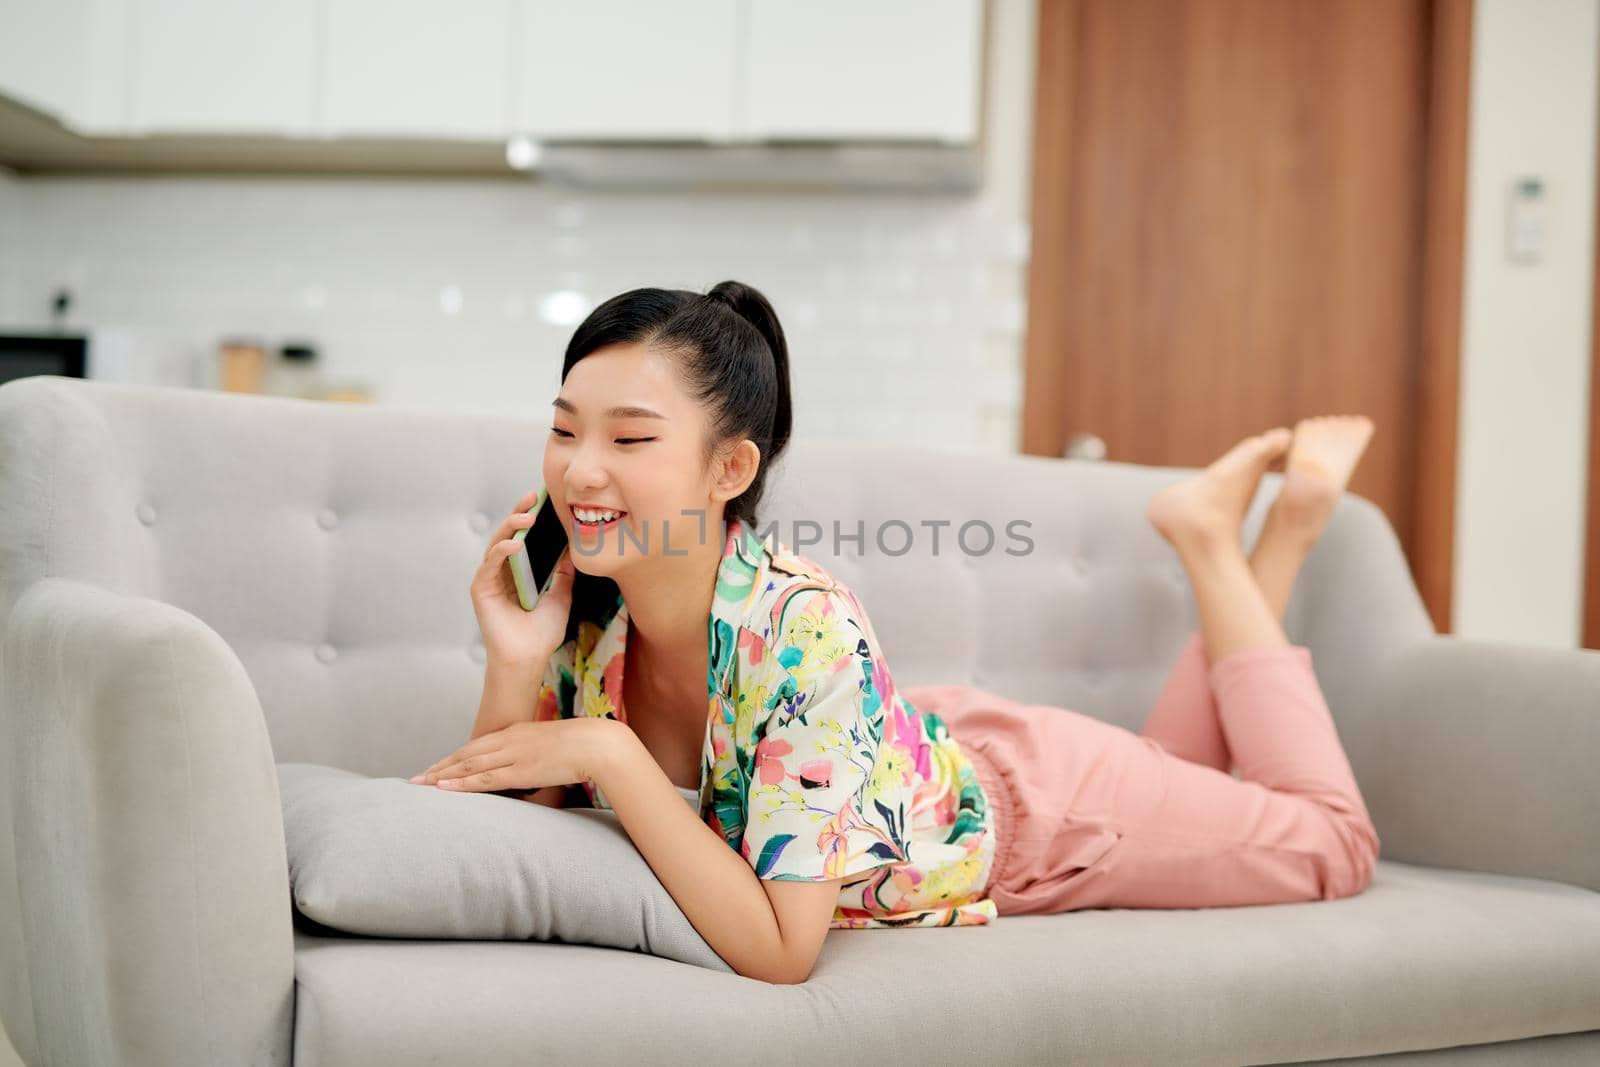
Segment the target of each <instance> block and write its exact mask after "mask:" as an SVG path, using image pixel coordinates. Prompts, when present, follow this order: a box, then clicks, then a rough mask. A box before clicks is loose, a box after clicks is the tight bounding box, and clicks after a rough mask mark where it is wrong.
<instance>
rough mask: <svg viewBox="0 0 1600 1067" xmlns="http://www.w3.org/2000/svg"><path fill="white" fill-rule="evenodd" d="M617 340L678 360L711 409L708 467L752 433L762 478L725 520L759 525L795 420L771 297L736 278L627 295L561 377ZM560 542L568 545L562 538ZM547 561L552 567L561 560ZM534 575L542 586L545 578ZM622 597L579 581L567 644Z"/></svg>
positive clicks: (611, 585)
mask: <svg viewBox="0 0 1600 1067" xmlns="http://www.w3.org/2000/svg"><path fill="white" fill-rule="evenodd" d="M615 344H645V345H649V346H651V347H652V348H655V349H657V350H659V351H661V352H663V353H665V354H666V355H667V356H668V357H669V358H670V359H671V360H672V361H673V362H674V363H675V364H676V366H677V368H678V370H679V373H680V374H681V375H682V378H683V381H684V383H685V384H686V385H687V387H688V391H689V393H690V394H691V395H692V396H694V397H695V398H696V399H698V400H699V401H700V402H701V403H702V404H704V405H705V407H706V409H707V411H708V412H709V416H710V417H709V419H708V423H709V429H708V431H707V433H706V437H705V440H704V441H703V442H702V445H701V458H702V462H705V463H710V462H711V459H712V457H713V456H714V455H715V454H716V451H717V449H719V448H720V447H722V446H724V445H726V444H727V443H728V442H730V441H738V440H741V439H743V438H746V437H748V438H750V440H752V441H754V442H755V443H756V447H758V448H759V449H760V450H761V465H760V467H759V468H758V469H757V471H756V476H755V478H754V479H752V480H751V482H750V484H749V485H748V486H746V487H745V490H744V492H742V493H740V494H739V495H738V496H736V497H734V498H733V499H732V500H729V501H728V502H727V504H726V505H725V506H724V511H723V518H724V519H725V520H731V519H733V518H738V519H740V520H741V521H743V522H744V523H746V524H747V525H749V526H751V527H754V526H756V525H757V508H758V507H759V505H760V503H761V497H762V495H763V493H765V491H766V484H767V472H768V471H769V470H770V469H771V468H772V465H773V463H775V462H776V461H777V459H778V457H779V456H781V455H783V450H784V449H785V448H786V447H787V446H788V444H789V432H790V427H791V423H792V417H791V413H790V401H789V349H788V345H787V343H786V342H785V340H784V336H783V327H782V326H780V325H779V324H778V315H777V313H776V312H775V311H773V310H772V305H771V304H770V303H769V302H768V301H767V298H766V297H765V296H763V295H761V293H760V292H759V291H757V290H756V289H753V288H751V287H750V286H748V285H744V284H742V283H740V282H735V281H724V282H718V283H717V284H716V285H714V286H712V287H711V290H710V291H709V292H707V293H703V294H702V293H696V292H693V291H691V290H688V289H657V288H644V289H630V290H628V291H627V292H625V293H620V294H618V295H617V296H614V297H612V298H611V299H609V300H607V301H606V302H605V303H603V304H601V305H600V306H599V307H597V308H595V309H594V310H593V311H591V312H590V313H589V316H588V317H587V318H586V319H584V320H583V322H582V323H581V324H580V325H579V326H578V328H577V329H576V330H575V331H573V334H572V340H571V341H569V342H567V351H566V355H565V357H564V358H563V359H562V363H561V380H562V381H563V382H565V381H566V380H567V375H568V374H569V373H571V371H572V368H573V367H574V366H575V365H576V364H577V362H578V361H579V360H580V359H583V358H584V357H585V356H587V355H590V354H591V353H593V352H597V351H599V350H600V349H602V348H606V347H608V346H610V345H615ZM707 518H708V526H707V529H708V530H712V529H713V527H712V526H711V525H710V519H709V516H708V517H707ZM529 536H530V537H532V536H533V534H532V532H530V534H529ZM561 543H562V544H565V543H566V535H565V533H562V534H561ZM551 547H554V546H551ZM555 551H556V552H559V549H558V548H557V549H555ZM549 558H551V560H552V563H553V559H554V554H553V553H551V554H550V555H549ZM535 570H536V572H538V571H539V570H540V568H538V567H537V566H536V567H535ZM545 573H548V572H547V571H546V572H545ZM537 577H538V580H539V581H540V582H541V583H542V581H543V574H538V575H537ZM618 596H619V590H618V588H617V584H616V582H615V580H613V579H611V578H603V577H597V576H593V575H587V574H583V573H581V572H580V573H579V574H578V575H577V578H576V581H575V582H574V585H573V610H572V612H571V616H570V620H569V626H568V632H567V636H568V638H569V639H570V638H571V637H573V636H574V635H575V634H576V626H577V622H578V620H579V619H583V618H594V617H597V615H596V613H595V609H596V608H600V609H609V608H610V607H612V606H614V605H615V604H616V603H617V599H618Z"/></svg>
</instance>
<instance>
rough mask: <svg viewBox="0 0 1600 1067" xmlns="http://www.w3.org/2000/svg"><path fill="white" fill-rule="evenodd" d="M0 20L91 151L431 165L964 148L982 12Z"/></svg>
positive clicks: (396, 10)
mask: <svg viewBox="0 0 1600 1067" xmlns="http://www.w3.org/2000/svg"><path fill="white" fill-rule="evenodd" d="M0 25H3V26H4V27H5V30H6V31H8V32H3V33H0V94H5V95H7V96H10V97H14V98H16V99H18V100H21V101H23V102H24V103H27V104H29V105H30V106H32V107H35V108H37V109H39V110H43V111H45V112H47V113H49V114H51V115H54V116H55V117H57V118H58V119H60V121H61V122H62V123H63V124H64V125H66V126H67V127H68V128H69V129H71V130H73V131H74V132H77V133H80V134H84V135H87V136H88V137H89V138H91V141H92V139H93V138H94V137H95V136H96V135H112V136H114V137H119V138H123V137H133V138H135V139H137V138H138V137H139V136H140V135H143V134H157V135H166V136H168V137H172V136H177V137H180V138H182V137H185V136H186V135H200V136H199V137H197V138H196V139H195V140H193V141H189V142H188V145H187V147H189V148H194V149H195V150H194V151H191V152H189V153H188V154H187V155H186V156H185V158H186V159H188V160H189V161H191V162H193V161H199V160H203V159H205V158H209V157H206V156H205V153H206V152H212V153H213V154H214V155H217V158H219V159H223V158H224V157H226V158H227V160H229V161H232V160H234V159H235V157H230V156H227V153H228V152H229V151H231V149H230V148H229V144H230V142H229V141H224V140H218V141H216V142H214V143H213V142H208V141H207V140H206V136H205V135H220V136H222V137H226V138H230V139H232V140H233V142H237V143H238V144H241V145H244V146H245V149H247V150H241V152H240V153H239V155H238V157H237V158H241V159H245V160H250V161H254V162H255V163H259V164H261V165H264V167H265V169H271V166H272V160H273V158H274V156H273V152H274V151H277V149H274V148H272V147H271V146H270V143H269V142H270V141H271V140H277V139H289V140H292V141H301V142H303V141H312V140H329V141H337V140H341V139H348V140H351V141H356V140H358V139H363V138H383V139H386V140H400V141H410V142H415V143H414V144H413V145H412V146H410V147H407V148H404V149H402V150H400V151H399V152H398V153H397V154H391V155H390V156H389V157H388V158H389V159H390V160H391V162H392V161H396V160H398V161H400V165H401V166H404V165H405V163H404V161H405V160H407V159H413V160H415V161H416V162H417V165H419V166H423V167H426V166H427V162H428V161H429V160H437V159H440V158H444V157H445V156H447V155H448V154H449V153H450V152H457V154H458V155H459V154H460V153H461V152H464V151H467V150H469V149H472V148H473V146H477V148H478V149H480V150H481V149H484V148H492V147H493V146H496V144H497V142H502V141H503V140H504V139H505V138H507V137H508V136H510V135H512V134H515V133H522V134H526V135H528V136H530V137H532V138H534V139H536V140H546V141H551V142H563V141H577V142H583V141H592V142H609V143H611V144H616V145H624V146H627V147H628V148H629V149H630V150H631V149H633V148H636V147H639V148H644V147H649V146H650V145H651V144H652V143H654V142H691V143H710V144H712V145H719V146H720V145H725V144H731V145H738V144H748V143H751V142H762V141H789V142H795V141H801V142H804V141H814V142H822V143H824V144H826V143H829V142H835V143H839V142H851V141H875V142H904V143H906V144H907V145H908V146H915V147H917V148H921V147H922V146H932V148H933V149H934V150H936V151H942V150H944V149H945V148H947V147H954V148H971V147H973V146H975V145H976V142H977V135H978V110H979V102H980V96H981V88H980V81H981V65H982V64H981V57H982V52H983V32H984V0H804V2H802V0H466V2H464V3H460V4H455V5H447V4H445V3H442V2H440V0H273V2H267V0H0ZM252 138H254V139H256V141H255V143H251V139H252ZM430 142H431V143H434V144H436V145H438V146H439V147H438V148H436V149H434V151H433V154H432V155H431V156H430V154H429V148H428V143H430ZM449 142H463V144H460V145H448V144H447V143H449ZM264 146H265V147H264ZM263 149H264V150H263ZM351 150H359V147H358V146H354V145H352V146H349V149H348V150H347V151H346V152H345V156H344V158H345V159H349V158H350V151H351ZM93 151H94V146H93V144H92V143H91V144H90V145H89V146H87V147H86V148H85V149H84V150H83V154H84V155H86V156H89V155H92V153H93ZM117 151H118V152H122V153H124V157H123V158H128V155H127V154H128V153H130V152H132V153H137V151H138V149H128V148H127V147H126V146H120V147H118V148H117ZM162 151H163V150H162V149H161V148H160V147H158V146H152V147H151V149H150V150H149V153H148V155H149V158H151V159H156V158H159V157H160V154H161V152H162ZM281 151H282V152H283V154H284V158H285V159H286V160H291V159H292V160H299V161H302V162H303V161H304V160H305V159H306V158H308V157H307V156H306V155H305V146H304V145H301V146H299V147H298V148H297V147H296V146H295V145H285V146H283V148H282V150H281ZM297 152H298V155H296V153H297ZM406 152H410V153H412V155H410V156H407V155H406V154H405V153H406ZM482 158H483V159H484V160H485V161H492V160H497V159H499V158H501V154H500V153H499V152H495V154H493V155H491V154H487V153H485V154H484V155H483V156H482ZM291 165H292V164H291ZM491 165H493V164H491Z"/></svg>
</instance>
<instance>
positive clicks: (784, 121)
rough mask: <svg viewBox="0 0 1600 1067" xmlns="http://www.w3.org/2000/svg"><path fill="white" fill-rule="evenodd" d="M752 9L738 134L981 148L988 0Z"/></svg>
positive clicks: (760, 4)
mask: <svg viewBox="0 0 1600 1067" xmlns="http://www.w3.org/2000/svg"><path fill="white" fill-rule="evenodd" d="M746 2H747V4H748V8H749V11H748V14H749V21H748V27H749V28H748V33H747V37H746V40H745V43H744V48H743V52H744V68H745V69H746V71H748V77H747V81H746V84H745V87H744V93H743V95H742V97H741V99H740V101H739V103H740V104H741V106H742V108H743V117H742V120H741V121H740V123H739V127H740V129H739V132H740V133H741V135H743V136H746V137H750V138H754V139H773V138H790V139H821V140H844V141H848V140H857V139H884V140H922V139H925V140H934V141H954V142H968V141H972V140H974V139H976V137H977V130H978V99H979V71H980V68H981V58H982V51H983V3H982V0H872V2H870V3H863V2H862V0H806V2H805V3H796V2H794V0H746Z"/></svg>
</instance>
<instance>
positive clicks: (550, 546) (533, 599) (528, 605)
mask: <svg viewBox="0 0 1600 1067" xmlns="http://www.w3.org/2000/svg"><path fill="white" fill-rule="evenodd" d="M528 513H529V514H531V515H533V516H534V520H533V525H532V526H528V527H525V528H523V529H521V530H518V531H517V532H516V533H514V534H512V535H511V537H512V540H515V541H521V542H522V548H521V550H520V551H517V552H513V553H511V555H509V556H507V557H506V565H507V566H509V567H510V568H511V577H512V578H513V579H514V580H515V581H516V583H517V600H518V601H519V602H521V604H522V610H523V611H532V610H533V606H534V605H535V604H537V603H538V602H539V597H541V596H543V595H544V594H545V592H546V591H548V590H549V588H550V583H551V581H552V580H553V579H554V578H555V576H556V561H557V560H559V559H560V558H561V550H562V549H564V548H566V547H567V532H566V530H565V529H563V528H562V526H561V520H560V519H559V518H557V517H556V510H555V506H554V505H553V504H551V503H550V492H549V490H548V489H547V488H544V487H541V488H540V489H539V497H538V499H537V500H535V501H534V503H533V507H531V508H529V509H528ZM536 589H537V590H538V592H537V593H536V592H534V590H536Z"/></svg>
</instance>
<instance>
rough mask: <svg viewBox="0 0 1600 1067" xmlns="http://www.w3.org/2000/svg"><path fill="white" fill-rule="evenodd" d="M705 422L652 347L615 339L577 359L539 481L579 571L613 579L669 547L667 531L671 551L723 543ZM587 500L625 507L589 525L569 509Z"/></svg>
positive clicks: (557, 408) (559, 401) (554, 413)
mask: <svg viewBox="0 0 1600 1067" xmlns="http://www.w3.org/2000/svg"><path fill="white" fill-rule="evenodd" d="M613 409H625V410H613ZM650 413H654V414H650ZM706 427H707V415H706V412H705V409H704V408H703V407H702V406H701V405H700V403H699V402H697V401H696V400H695V399H694V398H693V397H691V396H689V395H688V394H687V393H686V392H684V390H683V387H682V384H681V383H680V381H679V378H678V374H677V371H676V370H674V369H673V366H672V364H671V363H669V362H668V361H667V359H666V358H665V357H663V356H661V355H660V354H659V353H657V352H656V351H654V350H653V349H650V348H648V347H646V346H644V345H640V344H625V345H611V346H608V347H606V348H603V349H600V350H598V351H595V352H592V353H590V354H589V355H587V356H585V357H584V358H583V359H581V360H579V361H578V362H577V363H575V364H574V365H573V367H572V369H571V370H570V371H569V372H568V373H567V380H566V381H565V382H563V383H562V385H561V391H560V393H559V395H558V396H557V398H556V402H555V405H554V407H553V408H552V410H551V430H550V436H549V439H548V440H547V441H546V443H545V448H544V484H545V485H546V486H547V487H548V488H549V490H550V499H551V501H552V505H553V506H554V508H555V510H556V514H557V516H559V517H560V519H561V525H562V526H563V527H564V528H565V529H566V530H567V533H568V536H569V538H571V540H572V546H573V551H572V561H573V563H574V565H575V566H576V567H577V569H578V570H580V571H582V572H583V573H585V574H593V575H604V576H606V577H612V578H614V577H616V575H617V574H618V573H619V572H620V571H622V570H623V569H625V568H631V567H634V566H637V565H638V564H639V563H640V562H641V561H642V559H644V558H646V557H663V556H665V554H666V553H665V551H664V548H665V547H666V546H665V545H664V543H663V539H664V536H669V537H670V547H671V551H672V554H673V555H674V556H677V555H680V554H681V553H682V552H683V551H684V550H692V549H693V548H694V547H695V546H696V545H698V544H699V543H700V542H701V539H702V537H704V538H705V539H707V540H710V541H716V542H717V543H718V544H719V545H720V543H721V540H720V539H721V524H720V520H721V516H722V501H723V500H724V499H726V497H724V496H720V495H717V496H714V494H713V490H714V480H713V477H712V473H711V472H710V471H708V470H707V469H706V466H705V464H704V462H703V453H702V451H701V448H702V442H703V441H704V436H705V433H706ZM584 505H592V506H594V507H596V508H598V509H602V510H603V509H609V510H612V511H620V512H622V513H623V514H622V515H621V517H620V518H619V519H617V520H616V521H615V522H610V523H606V524H605V525H604V526H586V525H585V524H584V523H582V522H581V521H578V520H577V519H576V518H575V516H574V514H573V509H574V508H575V507H576V508H577V510H578V511H584V512H586V511H587V509H586V508H585V507H584ZM685 512H688V514H685ZM622 526H626V527H627V528H628V530H629V531H630V533H629V535H628V536H626V537H624V536H623V535H622V532H621V529H620V528H621V527H622ZM574 529H576V531H577V532H576V534H575V535H574ZM641 546H642V547H641Z"/></svg>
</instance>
